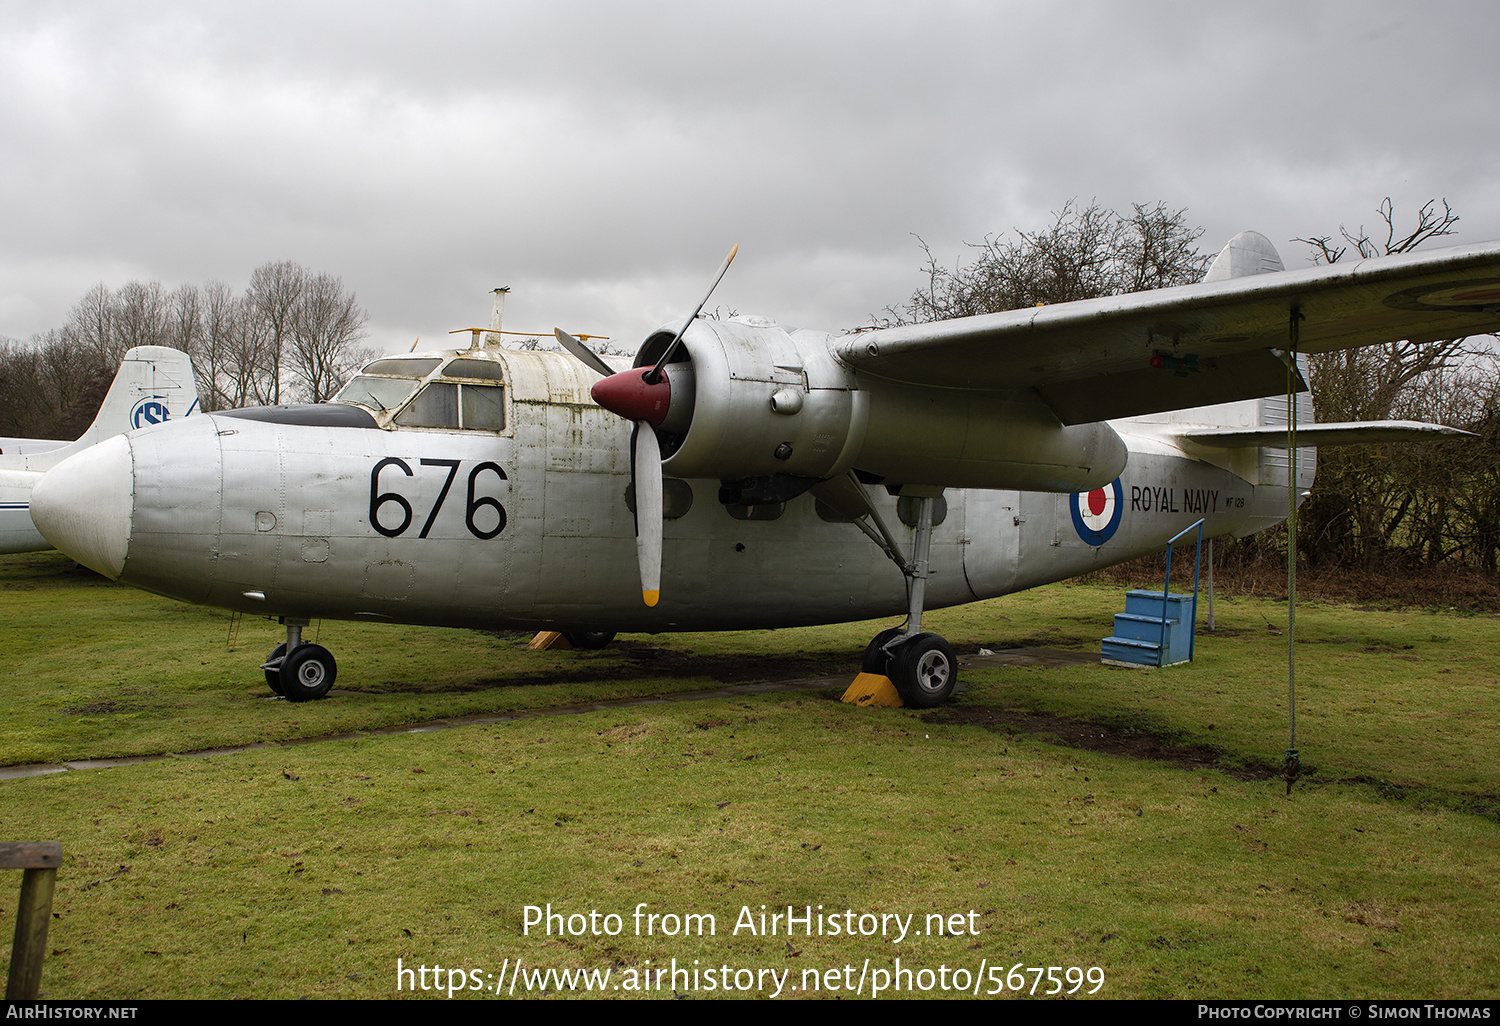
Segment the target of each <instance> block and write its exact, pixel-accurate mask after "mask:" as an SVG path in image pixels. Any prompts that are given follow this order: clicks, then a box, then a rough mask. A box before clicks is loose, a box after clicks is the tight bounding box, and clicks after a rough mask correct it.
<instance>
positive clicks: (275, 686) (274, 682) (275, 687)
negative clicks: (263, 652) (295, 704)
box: [266, 642, 286, 695]
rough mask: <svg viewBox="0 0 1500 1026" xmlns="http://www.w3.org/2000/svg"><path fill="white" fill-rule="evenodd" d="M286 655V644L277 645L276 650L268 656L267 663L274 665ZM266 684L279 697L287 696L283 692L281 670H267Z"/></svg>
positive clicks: (272, 650)
mask: <svg viewBox="0 0 1500 1026" xmlns="http://www.w3.org/2000/svg"><path fill="white" fill-rule="evenodd" d="M284 655H286V642H282V643H281V644H280V645H277V646H276V647H275V648H273V649H271V654H270V655H268V656H266V662H268V663H274V662H275V661H276V660H278V659H280V658H281V657H282V656H284ZM266 684H267V685H269V686H270V688H271V690H272V691H274V692H276V693H277V694H278V695H282V694H285V692H284V691H282V690H281V671H280V670H267V671H266Z"/></svg>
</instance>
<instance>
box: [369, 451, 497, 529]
mask: <svg viewBox="0 0 1500 1026" xmlns="http://www.w3.org/2000/svg"><path fill="white" fill-rule="evenodd" d="M462 462H463V461H462V460H423V461H422V466H424V467H447V468H448V477H447V479H446V480H444V481H443V490H442V491H440V492H438V497H437V502H434V503H433V504H432V512H430V513H428V514H427V522H426V523H424V524H423V525H422V531H421V533H420V534H418V535H417V537H418V538H426V537H427V532H429V531H431V530H432V524H433V521H435V520H437V515H438V510H440V509H442V508H443V500H445V499H447V498H448V489H449V488H451V487H453V479H454V477H456V476H457V475H458V466H459V464H460V463H462ZM386 467H398V468H400V470H401V472H402V473H403V474H405V475H406V476H407V477H414V476H415V475H414V474H413V473H412V469H411V466H410V465H409V464H408V463H407V462H406V461H405V460H403V459H399V458H397V457H395V456H387V457H386V458H385V459H383V460H381V461H380V462H379V463H377V464H375V468H374V469H373V470H371V471H370V526H371V527H373V528H375V530H377V531H379V532H380V533H381V534H383V535H385V536H386V537H387V538H399V537H401V535H403V534H405V533H406V529H407V528H409V527H410V526H411V522H412V515H413V514H412V508H411V503H410V502H409V501H408V500H407V498H406V496H404V495H401V494H400V493H398V492H382V491H381V490H380V472H381V471H382V470H384V469H385V468H386ZM487 470H488V471H493V472H494V474H495V476H496V477H498V478H499V479H500V480H501V481H504V480H506V477H505V471H503V470H501V469H500V465H499V464H497V463H491V462H489V461H488V460H486V461H485V462H484V463H479V464H476V465H475V467H474V469H473V470H471V471H469V495H468V499H467V501H466V502H465V505H464V524H465V525H466V526H467V527H468V528H469V533H470V534H472V535H473V536H474V537H476V538H480V539H484V540H488V539H490V538H493V537H495V535H497V534H499V533H500V532H501V531H503V530H505V507H504V506H502V505H500V500H499V499H497V498H495V497H494V496H492V495H482V496H480V497H478V498H475V497H474V488H475V484H476V482H477V481H478V479H479V475H480V474H482V473H484V472H485V471H487ZM386 503H395V504H396V505H397V506H398V507H399V508H400V510H401V522H400V523H399V524H397V525H396V526H395V527H387V526H385V525H384V524H382V523H381V522H380V508H381V507H382V506H384V505H385V504H386ZM485 507H489V508H490V509H493V510H494V511H495V514H496V517H497V521H496V523H495V527H494V529H493V530H489V531H485V530H481V529H480V527H479V526H478V525H477V524H475V523H474V514H475V513H476V512H478V511H479V510H481V509H484V508H485Z"/></svg>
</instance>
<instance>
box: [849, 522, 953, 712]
mask: <svg viewBox="0 0 1500 1026" xmlns="http://www.w3.org/2000/svg"><path fill="white" fill-rule="evenodd" d="M931 551H932V497H931V496H925V495H924V496H922V497H921V498H920V499H919V500H918V506H917V530H916V538H915V540H914V543H913V546H912V560H911V562H910V563H909V564H906V565H905V566H903V567H902V571H903V572H904V573H905V574H906V578H907V607H906V625H905V626H904V627H893V628H891V629H890V630H886V631H882V632H880V633H879V634H877V635H876V636H875V639H874V640H873V641H871V642H870V644H869V646H868V647H867V648H866V649H865V656H864V661H863V670H864V672H866V673H873V674H879V675H881V676H884V677H888V678H889V679H890V681H891V683H893V684H894V685H895V686H896V690H897V691H898V692H899V693H900V695H901V700H902V701H903V702H905V703H906V704H907V705H909V706H913V707H915V708H919V709H925V708H930V707H931V706H934V705H940V704H942V703H943V702H945V701H947V700H948V699H949V698H950V697H952V695H953V691H954V688H955V687H956V686H957V685H958V659H957V658H956V657H955V656H954V654H953V647H952V646H951V645H949V644H948V642H947V641H946V640H944V639H943V638H942V637H941V636H939V635H937V634H924V633H922V605H923V601H924V600H925V598H926V593H927V578H928V576H929V573H930V569H929V567H930V564H929V559H928V557H929V555H930V553H931Z"/></svg>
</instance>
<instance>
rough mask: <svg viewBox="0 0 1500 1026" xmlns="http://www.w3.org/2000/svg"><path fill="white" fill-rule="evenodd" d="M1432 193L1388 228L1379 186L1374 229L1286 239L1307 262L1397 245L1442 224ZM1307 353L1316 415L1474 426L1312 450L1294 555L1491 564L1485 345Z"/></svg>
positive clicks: (1499, 501) (1446, 212) (1432, 235)
mask: <svg viewBox="0 0 1500 1026" xmlns="http://www.w3.org/2000/svg"><path fill="white" fill-rule="evenodd" d="M1438 202H1439V201H1437V200H1429V201H1428V202H1427V203H1426V204H1424V205H1423V206H1422V207H1421V208H1420V209H1419V210H1418V211H1417V215H1416V219H1415V222H1414V223H1413V224H1411V225H1410V226H1409V227H1406V228H1400V227H1398V226H1397V217H1396V210H1395V205H1394V204H1393V203H1392V202H1391V200H1390V198H1389V197H1387V198H1386V199H1385V200H1383V201H1382V202H1381V204H1380V206H1379V208H1378V210H1377V212H1378V214H1379V216H1380V219H1381V221H1382V223H1383V228H1381V229H1377V230H1376V231H1375V232H1374V233H1373V235H1372V233H1370V232H1367V231H1366V230H1365V228H1364V226H1363V225H1361V226H1360V227H1359V229H1358V230H1357V231H1351V230H1349V229H1348V228H1347V227H1345V226H1343V225H1340V226H1339V232H1338V235H1337V236H1333V235H1318V236H1310V237H1308V238H1301V239H1297V240H1295V241H1297V242H1302V243H1305V244H1306V245H1308V246H1310V247H1311V248H1312V251H1313V259H1314V260H1315V261H1316V262H1318V263H1330V264H1331V263H1337V262H1339V261H1340V260H1343V259H1346V258H1348V257H1351V256H1354V257H1357V258H1358V259H1368V258H1371V257H1379V256H1388V255H1393V254H1397V253H1407V252H1410V251H1412V250H1413V249H1416V248H1417V247H1418V246H1421V245H1422V244H1423V243H1425V242H1429V241H1431V240H1433V239H1437V238H1441V237H1443V236H1447V235H1452V234H1454V231H1455V228H1454V226H1455V225H1456V224H1457V222H1458V215H1456V214H1454V213H1453V210H1452V208H1451V207H1450V206H1449V205H1448V201H1447V200H1443V201H1441V202H1442V205H1443V209H1442V211H1441V213H1440V212H1438V210H1437V204H1438ZM1309 364H1310V368H1309V369H1310V375H1309V379H1310V380H1309V382H1308V383H1309V384H1310V385H1311V387H1312V392H1313V407H1314V410H1315V411H1316V414H1317V418H1318V420H1320V421H1345V420H1383V419H1388V418H1397V419H1404V420H1422V421H1436V422H1439V423H1445V424H1453V425H1455V426H1463V427H1470V428H1471V429H1475V430H1478V431H1479V433H1480V435H1481V440H1480V441H1479V442H1477V443H1476V442H1473V441H1459V442H1432V443H1425V444H1421V445H1402V446H1389V447H1376V446H1351V447H1339V448H1332V449H1326V450H1324V451H1322V452H1320V453H1319V456H1318V476H1317V480H1316V482H1315V484H1314V486H1313V494H1312V496H1311V497H1310V498H1309V499H1308V501H1307V503H1306V504H1305V505H1304V507H1303V514H1302V519H1303V524H1304V525H1305V529H1304V530H1303V531H1302V532H1301V537H1300V544H1299V548H1300V549H1301V550H1302V552H1303V554H1304V555H1305V556H1307V558H1309V559H1310V560H1312V561H1313V562H1315V563H1317V562H1324V563H1328V562H1333V563H1338V564H1340V565H1345V566H1351V565H1352V566H1359V567H1363V568H1365V569H1370V570H1377V569H1383V568H1386V567H1389V566H1391V565H1392V564H1393V562H1394V563H1396V564H1405V565H1412V564H1416V563H1427V564H1435V563H1438V562H1441V561H1444V560H1447V559H1450V558H1454V557H1456V558H1458V559H1460V560H1462V561H1463V562H1466V563H1468V564H1469V565H1474V566H1479V567H1482V568H1488V569H1492V568H1493V567H1494V565H1495V559H1496V556H1495V547H1494V546H1495V543H1496V541H1497V540H1500V528H1497V525H1496V524H1495V523H1493V522H1486V517H1489V516H1493V515H1494V513H1495V511H1496V510H1500V494H1495V493H1494V487H1495V483H1494V482H1490V481H1489V480H1488V478H1489V477H1491V476H1493V475H1492V474H1487V472H1486V470H1485V469H1484V467H1485V465H1486V464H1487V463H1493V462H1494V460H1495V458H1496V455H1497V454H1496V452H1495V449H1494V448H1493V442H1494V440H1495V424H1494V415H1493V405H1492V404H1493V402H1494V396H1495V393H1496V383H1495V367H1494V359H1493V354H1492V351H1491V349H1490V348H1489V347H1488V346H1482V345H1476V344H1475V342H1474V341H1473V340H1471V339H1467V338H1454V339H1442V340H1438V341H1434V342H1420V343H1419V342H1406V341H1399V342H1390V343H1387V344H1385V345H1381V346H1371V347H1368V348H1364V349H1350V350H1345V351H1344V352H1340V353H1326V354H1322V355H1318V356H1313V357H1312V358H1311V359H1310V360H1309ZM1476 456H1477V462H1476Z"/></svg>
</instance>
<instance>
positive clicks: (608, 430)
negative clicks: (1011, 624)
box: [49, 353, 1285, 632]
mask: <svg viewBox="0 0 1500 1026" xmlns="http://www.w3.org/2000/svg"><path fill="white" fill-rule="evenodd" d="M504 359H505V363H506V365H507V368H508V370H509V371H510V373H509V374H508V377H509V379H510V382H511V384H512V388H511V390H510V394H509V396H508V407H507V411H506V416H505V425H504V428H503V430H500V431H492V430H463V431H461V430H443V429H424V428H409V427H395V428H393V427H379V426H376V424H375V422H374V420H370V423H369V424H368V426H324V425H312V424H305V423H285V422H278V421H276V420H275V419H274V414H259V415H257V416H270V417H272V418H273V419H254V418H252V417H251V416H247V415H246V414H247V413H249V414H254V413H255V411H242V412H241V413H239V414H234V415H222V414H207V415H199V416H196V417H192V418H189V419H186V420H182V421H178V422H173V423H169V424H165V425H161V426H158V427H156V428H153V429H151V430H150V431H144V432H136V433H133V434H131V435H129V436H128V437H120V438H116V439H112V440H110V441H109V442H106V443H104V444H103V445H101V446H99V447H96V450H97V451H96V452H95V453H94V455H93V457H92V458H93V459H94V461H95V464H94V467H93V469H91V470H90V471H89V473H88V474H87V480H88V485H89V488H90V489H92V490H93V491H92V492H91V493H90V494H92V495H95V496H96V498H95V499H94V500H92V501H91V502H88V503H84V504H87V505H92V506H94V507H95V508H96V511H97V512H98V514H99V516H101V517H102V518H103V519H102V520H101V524H103V526H102V527H100V528H98V531H97V532H96V533H99V534H100V537H101V538H105V541H104V542H102V543H101V546H102V547H101V548H100V549H99V552H100V555H98V557H97V559H96V560H95V561H94V562H97V563H101V564H102V565H95V569H99V570H101V571H102V572H104V573H105V574H106V575H108V576H111V577H116V578H118V579H119V580H121V581H123V582H126V583H129V584H132V585H135V586H137V587H140V588H144V589H146V590H149V591H153V592H156V593H159V594H162V595H167V596H170V597H172V598H176V599H181V600H183V601H187V602H193V603H199V604H205V605H213V606H219V607H222V608H226V609H232V610H239V611H242V612H246V613H258V614H266V615H276V616H282V617H290V618H301V619H316V618H339V619H356V620H374V621H390V622H402V623H423V624H438V625H447V626H455V627H475V628H492V629H494V628H524V629H533V628H543V627H558V628H569V629H579V630H600V631H615V630H619V631H651V632H654V631H697V630H720V629H743V628H767V627H786V626H795V625H805V624H817V623H830V622H843V621H850V620H859V619H866V618H871V617H877V616H887V615H897V614H901V613H903V612H904V611H905V610H906V608H907V592H906V580H905V578H904V576H903V574H902V572H901V570H900V569H899V568H898V567H897V566H896V565H895V564H893V563H892V562H891V561H890V560H888V559H887V558H886V557H885V556H884V555H883V554H882V553H881V552H880V550H879V549H878V548H877V547H876V546H875V545H873V544H872V543H871V542H870V540H869V539H867V538H866V537H865V536H864V535H863V534H862V533H861V532H860V531H859V530H858V529H857V528H856V527H855V526H854V525H853V524H851V523H849V522H848V521H847V520H843V519H841V518H839V517H838V516H837V514H835V513H834V512H833V511H832V510H831V509H829V508H828V507H826V506H823V505H822V504H821V503H820V502H818V501H817V500H816V499H814V497H813V496H812V495H811V494H803V495H800V496H798V497H796V498H793V499H791V500H789V501H787V502H785V503H781V504H769V505H758V506H754V507H726V506H724V505H721V504H720V502H719V501H718V488H719V482H718V481H715V480H692V481H686V482H677V481H672V482H670V483H669V484H668V486H667V500H666V514H667V519H666V522H665V532H664V560H663V573H664V584H665V587H663V589H662V598H661V601H660V604H659V605H657V606H655V607H647V606H645V605H643V604H642V602H641V599H640V588H639V581H638V578H637V570H636V563H635V541H634V534H635V528H634V519H633V513H632V511H631V508H630V505H629V503H628V501H627V497H628V495H629V492H630V455H629V437H630V426H629V425H628V424H626V423H624V422H622V421H621V420H620V419H619V418H617V417H615V416H614V415H612V414H610V413H608V412H606V411H604V410H602V409H600V408H598V407H597V406H595V405H594V404H593V403H592V402H591V401H589V400H588V399H587V398H586V393H583V392H582V385H583V384H586V379H579V377H578V375H577V372H576V370H575V368H574V367H573V366H572V364H571V363H570V362H569V361H568V358H566V357H563V356H559V355H557V354H550V353H524V354H522V353H507V354H505V357H504ZM528 380H530V381H531V382H532V384H531V386H530V387H527V384H526V383H527V381H528ZM537 382H545V383H546V387H541V386H540V385H538V384H537ZM320 409H321V408H320ZM292 419H296V418H295V417H293V418H292ZM354 419H356V420H357V419H358V418H354ZM1117 427H1118V428H1119V429H1120V430H1121V432H1122V435H1123V436H1124V438H1125V440H1126V442H1127V444H1129V445H1130V446H1131V453H1130V457H1129V460H1128V463H1127V465H1126V468H1125V470H1124V472H1123V473H1122V474H1121V476H1120V477H1119V479H1118V480H1117V482H1114V483H1112V484H1110V485H1106V486H1105V487H1104V488H1102V489H1096V490H1095V491H1094V492H1093V493H1092V494H1091V493H1046V492H1020V491H1006V490H978V489H971V490H961V489H950V490H948V491H947V492H946V493H945V495H944V498H943V500H942V502H941V503H939V505H938V513H939V514H940V515H941V520H940V522H938V523H937V524H936V526H935V528H934V530H933V534H932V550H931V557H930V559H931V577H930V579H929V580H928V582H927V599H926V602H927V605H928V606H929V607H939V606H949V605H956V604H960V603H965V602H971V601H974V600H976V599H981V598H988V597H993V596H997V595H1003V594H1006V593H1009V592H1013V591H1018V590H1022V589H1025V588H1030V587H1034V586H1036V585H1039V584H1044V583H1047V582H1050V581H1057V580H1063V579H1066V578H1070V577H1073V576H1076V575H1078V574H1080V573H1085V572H1087V571H1089V570H1093V569H1098V568H1100V567H1103V566H1107V565H1110V564H1113V563H1117V562H1121V561H1124V560H1128V559H1132V558H1134V557H1136V556H1139V555H1142V554H1144V553H1147V552H1151V551H1154V550H1159V549H1160V548H1161V546H1162V544H1163V543H1164V542H1165V541H1166V539H1168V538H1169V537H1171V536H1172V535H1174V534H1176V533H1177V532H1179V531H1181V530H1182V529H1184V528H1185V527H1187V526H1188V525H1190V524H1192V523H1193V522H1194V521H1196V520H1198V519H1199V518H1202V519H1203V520H1204V531H1205V535H1207V536H1213V535H1218V534H1226V533H1230V532H1239V531H1242V530H1243V529H1245V528H1246V527H1247V525H1248V524H1249V523H1250V520H1251V518H1252V514H1254V513H1255V512H1256V511H1257V510H1261V511H1264V510H1265V509H1266V508H1267V507H1268V505H1269V507H1270V508H1272V509H1274V508H1276V506H1275V503H1276V501H1277V499H1276V496H1277V495H1279V496H1280V499H1279V502H1280V507H1279V508H1280V509H1281V510H1282V511H1283V514H1284V510H1285V489H1284V487H1276V486H1271V487H1270V492H1272V493H1275V494H1274V495H1273V494H1268V492H1267V486H1265V485H1260V486H1257V484H1254V483H1252V482H1251V481H1250V480H1247V479H1246V478H1245V477H1244V476H1241V475H1240V474H1236V473H1234V472H1231V470H1230V469H1226V468H1225V467H1220V466H1215V465H1213V464H1211V463H1208V462H1205V461H1203V460H1200V459H1196V458H1191V457H1189V456H1187V455H1186V454H1184V453H1183V452H1181V451H1180V450H1178V449H1175V448H1173V447H1172V446H1171V445H1169V444H1166V443H1164V442H1161V441H1159V440H1153V438H1152V436H1151V435H1150V434H1149V429H1147V433H1146V434H1141V435H1136V434H1133V433H1132V432H1131V430H1130V427H1129V425H1124V424H1122V425H1117ZM49 480H50V479H49ZM869 490H870V492H871V493H872V494H873V496H874V501H875V505H876V507H877V509H878V510H879V512H880V513H881V515H882V516H883V517H884V518H885V520H886V522H887V523H888V524H890V525H891V526H892V528H893V529H894V530H895V531H896V532H897V534H898V537H899V536H900V535H901V534H902V532H903V531H904V533H905V538H906V539H908V540H909V539H910V537H911V527H912V526H913V525H914V523H915V521H914V519H913V516H912V515H911V512H910V510H909V509H905V508H903V507H902V500H900V499H898V498H897V497H896V496H892V495H888V494H887V493H886V491H885V490H884V489H883V488H880V487H878V486H874V487H871V488H870V489H869ZM1257 492H1259V497H1258V498H1257ZM106 495H107V496H113V498H108V499H101V498H99V497H100V496H106ZM907 501H908V502H910V501H911V500H907ZM944 505H945V506H946V511H945V512H944V510H943V506H944ZM742 517H743V519H742ZM908 521H910V523H908ZM903 525H904V526H903ZM106 536H107V537H106ZM74 554H75V556H77V552H74ZM91 565H93V563H91Z"/></svg>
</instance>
